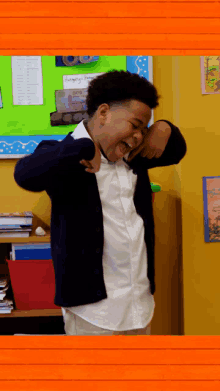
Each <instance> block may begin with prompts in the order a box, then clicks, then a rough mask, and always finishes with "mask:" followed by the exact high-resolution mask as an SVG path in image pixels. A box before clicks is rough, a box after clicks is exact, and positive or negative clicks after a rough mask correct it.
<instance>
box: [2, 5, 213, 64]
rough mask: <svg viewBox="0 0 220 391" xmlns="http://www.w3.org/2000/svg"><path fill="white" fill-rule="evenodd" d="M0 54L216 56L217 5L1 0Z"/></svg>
mask: <svg viewBox="0 0 220 391" xmlns="http://www.w3.org/2000/svg"><path fill="white" fill-rule="evenodd" d="M0 6H1V8H0V9H1V12H0V25H1V33H0V55H28V54H30V55H33V54H35V55H61V54H62V55H69V53H70V52H71V53H73V55H84V54H85V52H86V53H88V55H94V54H96V55H97V54H98V55H118V54H120V55H140V54H141V55H200V56H201V55H207V54H212V55H218V54H219V50H220V2H219V1H212V0H210V1H202V0H201V1H200V0H194V1H187V0H186V1H180V0H175V1H165V0H160V1H157V0H154V1H152V0H151V1H144V0H137V1H125V0H119V1H117V0H114V1H113V0H109V1H101V0H96V1H92V0H86V1H83V0H81V1H71V0H67V1H66V0H62V1H61V0H60V1H53V0H45V1H44V0H37V1H34V0H30V1H24V0H23V1H22V0H11V1H8V0H6V1H0Z"/></svg>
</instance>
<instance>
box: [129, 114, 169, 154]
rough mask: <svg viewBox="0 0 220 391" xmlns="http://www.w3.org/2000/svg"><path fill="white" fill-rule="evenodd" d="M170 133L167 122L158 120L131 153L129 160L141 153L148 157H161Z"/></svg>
mask: <svg viewBox="0 0 220 391" xmlns="http://www.w3.org/2000/svg"><path fill="white" fill-rule="evenodd" d="M170 135H171V128H170V126H169V125H168V124H167V123H166V122H164V121H158V122H156V123H155V124H153V125H151V127H150V128H149V129H148V132H147V134H146V135H145V136H144V139H143V141H142V143H141V145H140V146H139V147H138V148H137V149H134V150H133V151H132V152H131V153H130V155H129V157H128V159H127V160H128V162H130V161H131V160H132V159H134V157H135V156H136V155H138V154H139V153H140V154H141V156H142V157H147V158H148V159H152V158H153V157H154V158H159V157H161V155H162V154H163V152H164V150H165V148H166V145H167V143H168V140H169V137H170Z"/></svg>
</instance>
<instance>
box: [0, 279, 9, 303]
mask: <svg viewBox="0 0 220 391" xmlns="http://www.w3.org/2000/svg"><path fill="white" fill-rule="evenodd" d="M7 290H8V280H7V278H1V284H0V301H1V300H4V298H5V296H6V293H7Z"/></svg>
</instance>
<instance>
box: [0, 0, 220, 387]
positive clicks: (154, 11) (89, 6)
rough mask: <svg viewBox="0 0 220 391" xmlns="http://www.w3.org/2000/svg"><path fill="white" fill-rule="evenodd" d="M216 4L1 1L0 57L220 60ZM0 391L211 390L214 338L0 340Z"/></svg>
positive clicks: (217, 361) (219, 374) (217, 371)
mask: <svg viewBox="0 0 220 391" xmlns="http://www.w3.org/2000/svg"><path fill="white" fill-rule="evenodd" d="M219 19H220V2H219V1H211V0H210V1H200V0H194V1H187V0H186V1H180V0H176V1H165V0H163V1H162V0H161V1H156V0H155V1H144V0H141V1H126V0H120V1H110V0H109V1H101V0H96V1H92V0H87V1H83V0H81V1H78V2H74V1H64V0H63V1H61V0H60V1H54V0H47V1H44V0H41V1H40V0H39V1H34V0H29V1H28V2H27V1H21V0H13V1H0V25H1V32H0V55H8V56H11V55H70V54H72V55H85V54H87V55H100V56H101V55H128V56H129V55H140V54H141V55H152V56H155V55H199V56H202V55H219V51H220V20H219ZM0 364H1V365H0V371H1V380H0V387H1V389H2V390H13V391H14V390H23V391H25V390H28V391H29V390H33V391H35V390H37V391H38V390H41V391H44V390H51V391H52V390H53V391H56V390H60V389H61V387H62V388H64V387H65V391H68V390H73V389H80V390H81V389H82V390H83V389H86V390H87V391H90V390H96V391H103V390H105V391H112V390H114V391H125V390H126V391H131V390H132V391H134V390H135V391H142V390H144V391H145V390H151V391H166V390H169V391H174V390H175V391H176V390H178V391H181V390H184V391H185V390H187V391H208V390H209V391H212V390H219V389H220V382H219V381H220V337H217V336H215V337H211V336H210V337H197V336H179V337H176V336H172V337H171V336H147V337H143V336H138V337H122V336H117V337H67V336H60V337H58V336H56V337H55V336H54V337H51V336H48V337H43V336H42V337H34V336H33V337H3V336H2V337H0Z"/></svg>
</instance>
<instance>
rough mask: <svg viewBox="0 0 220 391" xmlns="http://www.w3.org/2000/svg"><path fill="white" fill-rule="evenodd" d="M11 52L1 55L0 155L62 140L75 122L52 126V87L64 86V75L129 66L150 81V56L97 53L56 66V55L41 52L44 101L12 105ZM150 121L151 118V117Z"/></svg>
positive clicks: (29, 150)
mask: <svg viewBox="0 0 220 391" xmlns="http://www.w3.org/2000/svg"><path fill="white" fill-rule="evenodd" d="M11 61H12V58H11V56H0V89H1V99H2V106H3V107H2V108H1V109H0V124H1V126H0V159H18V158H21V157H23V156H26V155H29V154H31V153H33V152H34V150H35V149H36V147H37V145H38V144H39V143H40V142H41V141H42V140H48V139H54V140H58V141H62V140H63V139H64V138H65V137H66V135H67V134H68V133H69V132H72V131H74V129H75V128H76V126H77V125H65V126H62V125H60V126H51V124H50V113H51V112H54V111H56V102H55V91H56V90H62V89H63V76H64V75H72V74H89V73H90V74H91V73H104V72H108V71H110V70H113V69H116V70H128V71H130V72H131V73H138V74H140V75H141V76H144V77H146V78H147V79H148V80H150V81H151V82H153V73H152V57H149V56H100V57H99V60H98V61H97V62H93V63H88V64H80V65H75V66H72V67H68V66H62V67H57V66H56V61H55V56H42V57H41V61H42V77H43V104H42V105H29V106H28V105H24V106H23V105H14V104H13V92H12V67H11ZM151 122H153V118H152V119H151Z"/></svg>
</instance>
